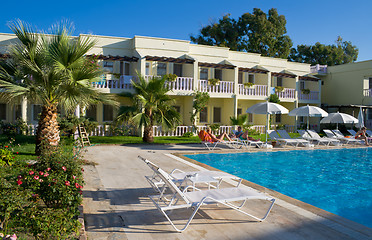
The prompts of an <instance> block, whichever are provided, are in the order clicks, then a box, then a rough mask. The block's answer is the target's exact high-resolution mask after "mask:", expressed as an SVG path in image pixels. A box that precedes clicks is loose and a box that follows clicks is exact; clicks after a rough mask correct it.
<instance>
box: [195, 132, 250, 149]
mask: <svg viewBox="0 0 372 240" xmlns="http://www.w3.org/2000/svg"><path fill="white" fill-rule="evenodd" d="M198 136H199V138H200V140H201V141H202V144H203V145H204V146H205V147H206V148H207V149H208V150H210V151H212V150H214V149H215V148H216V146H217V145H218V144H220V145H224V146H227V147H229V148H233V149H240V148H242V147H243V145H244V144H243V143H241V142H238V141H221V142H211V141H208V140H209V139H210V136H209V135H207V132H206V131H204V130H201V131H200V132H199V134H198Z"/></svg>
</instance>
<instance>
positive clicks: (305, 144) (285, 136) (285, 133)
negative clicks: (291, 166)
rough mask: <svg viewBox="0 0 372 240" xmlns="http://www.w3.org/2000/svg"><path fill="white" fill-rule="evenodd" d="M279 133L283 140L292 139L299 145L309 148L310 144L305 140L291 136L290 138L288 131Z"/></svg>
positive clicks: (279, 131)
mask: <svg viewBox="0 0 372 240" xmlns="http://www.w3.org/2000/svg"><path fill="white" fill-rule="evenodd" d="M277 132H278V133H279V134H280V136H281V137H282V138H283V139H292V140H295V141H297V142H298V143H299V144H302V145H303V146H309V144H310V142H309V141H308V140H305V139H301V138H292V137H291V136H289V134H288V133H287V131H286V130H284V129H282V130H277Z"/></svg>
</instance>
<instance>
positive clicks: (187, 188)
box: [182, 185, 202, 193]
mask: <svg viewBox="0 0 372 240" xmlns="http://www.w3.org/2000/svg"><path fill="white" fill-rule="evenodd" d="M190 188H192V189H193V190H196V191H202V190H201V189H199V188H197V187H194V186H191V185H190V186H187V187H185V189H183V191H182V192H183V193H185V192H187V190H189V189H190Z"/></svg>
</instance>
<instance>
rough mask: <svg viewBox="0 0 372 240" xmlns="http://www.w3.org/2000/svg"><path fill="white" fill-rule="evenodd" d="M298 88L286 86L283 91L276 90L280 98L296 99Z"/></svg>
mask: <svg viewBox="0 0 372 240" xmlns="http://www.w3.org/2000/svg"><path fill="white" fill-rule="evenodd" d="M295 92H296V90H295V89H293V88H284V90H283V91H282V92H276V95H278V97H279V98H283V99H294V98H295V96H296V95H295Z"/></svg>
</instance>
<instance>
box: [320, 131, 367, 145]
mask: <svg viewBox="0 0 372 240" xmlns="http://www.w3.org/2000/svg"><path fill="white" fill-rule="evenodd" d="M323 131H324V130H323ZM328 131H330V130H328ZM332 133H333V134H334V136H335V137H336V138H337V139H339V140H341V141H343V142H345V143H346V144H349V143H354V144H364V141H362V140H359V139H355V138H346V137H345V136H344V134H342V133H341V131H340V130H338V129H335V130H332ZM326 134H327V133H326Z"/></svg>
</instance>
